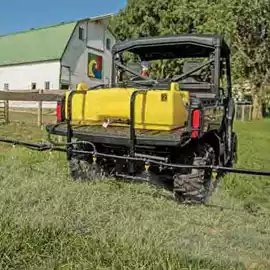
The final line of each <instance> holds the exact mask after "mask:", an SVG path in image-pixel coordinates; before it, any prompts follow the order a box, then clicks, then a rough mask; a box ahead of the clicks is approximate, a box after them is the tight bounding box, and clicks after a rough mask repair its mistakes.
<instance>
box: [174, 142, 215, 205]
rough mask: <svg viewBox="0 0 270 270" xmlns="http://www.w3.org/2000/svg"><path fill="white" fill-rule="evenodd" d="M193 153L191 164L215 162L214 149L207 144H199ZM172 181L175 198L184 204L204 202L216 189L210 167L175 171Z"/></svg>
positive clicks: (211, 163)
mask: <svg viewBox="0 0 270 270" xmlns="http://www.w3.org/2000/svg"><path fill="white" fill-rule="evenodd" d="M194 154H195V155H194V159H193V162H192V165H195V166H198V165H202V166H206V165H214V164H215V159H216V157H215V151H214V149H213V148H212V147H211V146H210V145H209V144H202V145H199V147H198V150H197V151H196V152H195V153H194ZM173 183H174V195H175V199H176V200H177V201H179V202H180V203H185V204H186V203H187V204H202V203H206V202H207V201H208V200H209V198H210V196H211V195H212V193H213V192H214V190H215V189H216V183H215V182H212V169H207V170H205V169H192V171H191V173H190V174H180V173H177V174H175V175H174V181H173Z"/></svg>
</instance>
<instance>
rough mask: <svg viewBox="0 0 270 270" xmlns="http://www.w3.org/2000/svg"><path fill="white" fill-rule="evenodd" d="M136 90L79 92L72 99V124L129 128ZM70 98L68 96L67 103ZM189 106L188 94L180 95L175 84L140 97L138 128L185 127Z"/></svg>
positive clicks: (138, 98)
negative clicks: (132, 97)
mask: <svg viewBox="0 0 270 270" xmlns="http://www.w3.org/2000/svg"><path fill="white" fill-rule="evenodd" d="M78 89H81V90H82V89H83V88H82V87H80V88H78ZM135 90H136V89H134V88H106V89H95V90H89V91H86V90H83V91H81V92H84V93H81V92H78V93H77V94H75V95H74V96H73V99H72V106H71V108H72V123H75V124H83V125H103V124H104V123H106V122H107V123H109V125H111V126H127V123H128V121H129V117H130V98H131V95H132V92H133V91H135ZM69 94H70V92H67V93H66V102H67V100H68V95H69ZM186 102H187V103H188V102H189V100H188V94H187V92H185V91H180V90H179V86H178V84H175V83H172V84H171V87H170V90H148V91H147V92H146V93H142V94H138V95H137V96H136V100H135V128H136V129H147V130H172V129H175V128H179V127H183V126H184V124H185V121H186V120H187V117H188V113H187V111H186V108H185V103H186ZM66 108H67V103H66ZM66 117H67V111H66Z"/></svg>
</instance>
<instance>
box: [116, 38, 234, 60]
mask: <svg viewBox="0 0 270 270" xmlns="http://www.w3.org/2000/svg"><path fill="white" fill-rule="evenodd" d="M217 46H220V48H221V56H223V57H226V56H228V55H229V54H230V49H229V47H228V45H227V44H226V42H225V40H224V38H223V37H222V36H219V35H205V34H181V35H174V36H156V37H147V38H140V39H133V40H126V41H123V42H119V43H116V44H115V45H114V46H113V49H112V52H113V54H116V53H120V52H123V51H130V52H133V53H135V54H138V55H140V56H141V58H143V59H145V60H154V59H162V58H163V59H166V58H167V59H168V58H184V57H191V56H196V57H208V56H209V54H210V53H211V52H212V51H213V50H214V49H215V48H216V47H217Z"/></svg>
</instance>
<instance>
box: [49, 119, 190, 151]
mask: <svg viewBox="0 0 270 270" xmlns="http://www.w3.org/2000/svg"><path fill="white" fill-rule="evenodd" d="M84 128H85V126H73V127H72V133H73V134H72V136H73V137H75V138H78V139H79V140H84V141H90V142H92V143H102V144H110V145H120V146H126V147H129V146H130V138H129V134H128V133H125V134H124V133H121V134H116V133H103V132H96V131H95V132H93V131H91V129H90V130H87V131H86V130H85V129H84ZM88 128H89V127H88ZM46 131H47V132H48V133H50V134H53V135H59V136H67V125H66V124H65V123H60V124H56V125H53V124H50V125H47V126H46ZM183 134H184V129H183V130H178V131H177V132H173V133H171V134H166V135H160V136H159V135H157V134H155V135H141V134H139V135H138V134H136V145H145V146H167V147H180V146H181V145H182V143H183V140H184V138H185V137H184V136H183Z"/></svg>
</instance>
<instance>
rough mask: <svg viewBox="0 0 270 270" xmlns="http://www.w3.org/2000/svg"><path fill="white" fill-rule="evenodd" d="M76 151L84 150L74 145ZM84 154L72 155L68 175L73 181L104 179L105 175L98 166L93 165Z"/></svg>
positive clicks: (78, 145) (82, 147) (81, 146)
mask: <svg viewBox="0 0 270 270" xmlns="http://www.w3.org/2000/svg"><path fill="white" fill-rule="evenodd" d="M73 148H74V149H76V150H84V151H85V150H86V149H85V147H84V146H83V145H81V144H74V145H73ZM90 159H91V156H90V157H87V156H86V155H85V154H78V153H73V154H72V158H71V160H70V161H69V170H70V175H71V177H72V179H73V180H82V181H94V180H100V179H104V178H105V174H104V172H103V170H102V168H100V166H99V165H98V164H93V162H92V161H91V160H90Z"/></svg>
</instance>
